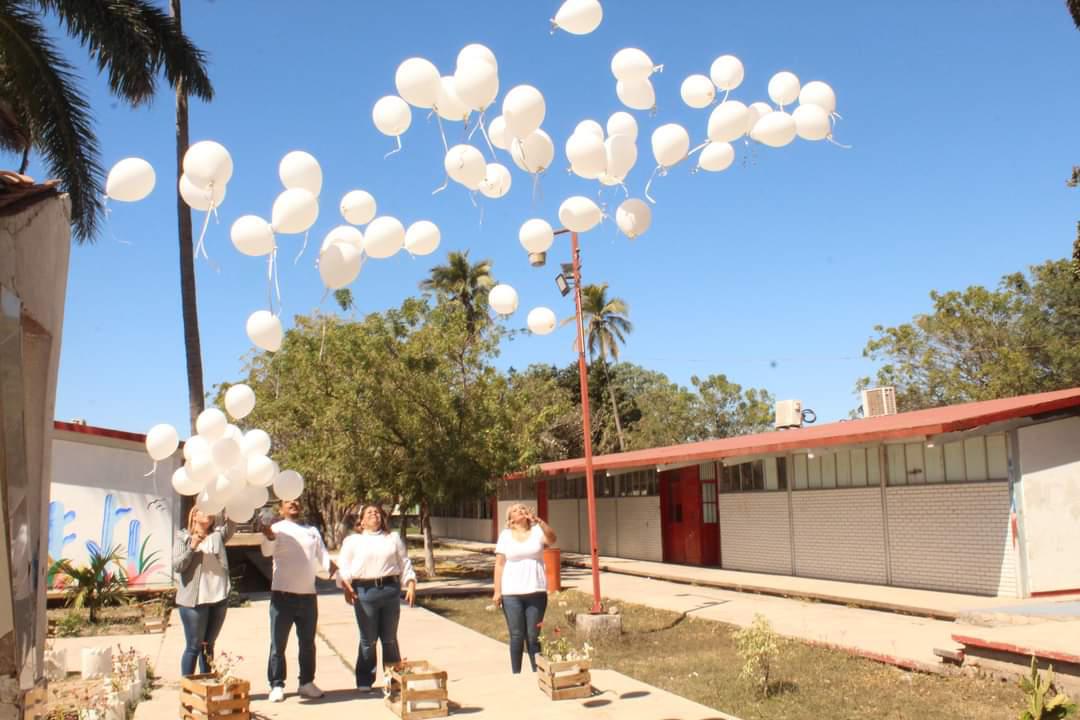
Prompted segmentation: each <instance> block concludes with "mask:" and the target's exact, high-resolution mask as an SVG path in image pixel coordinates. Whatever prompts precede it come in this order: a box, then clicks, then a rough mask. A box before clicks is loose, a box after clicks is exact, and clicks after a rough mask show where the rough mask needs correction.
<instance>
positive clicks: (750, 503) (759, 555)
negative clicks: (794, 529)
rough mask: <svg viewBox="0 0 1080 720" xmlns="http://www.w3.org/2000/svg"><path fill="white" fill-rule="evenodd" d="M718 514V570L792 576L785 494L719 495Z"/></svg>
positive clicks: (786, 497)
mask: <svg viewBox="0 0 1080 720" xmlns="http://www.w3.org/2000/svg"><path fill="white" fill-rule="evenodd" d="M719 511H720V513H719V514H720V561H721V567H723V568H725V569H727V570H747V571H751V572H767V573H778V574H782V575H790V574H792V570H793V566H792V561H791V532H790V525H789V523H788V496H787V493H786V492H765V493H721V494H720V497H719Z"/></svg>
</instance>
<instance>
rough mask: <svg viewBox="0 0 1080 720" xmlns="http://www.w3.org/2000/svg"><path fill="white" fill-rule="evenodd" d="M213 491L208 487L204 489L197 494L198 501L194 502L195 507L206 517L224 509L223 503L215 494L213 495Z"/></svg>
mask: <svg viewBox="0 0 1080 720" xmlns="http://www.w3.org/2000/svg"><path fill="white" fill-rule="evenodd" d="M213 489H214V488H213V487H211V486H209V485H208V486H207V487H206V489H204V490H203V491H202V492H200V493H199V495H198V499H197V500H196V501H195V507H197V508H199V511H200V512H203V513H205V514H207V515H217V514H218V513H219V512H221V511H222V510H224V509H225V501H224V500H222V499H220V498H219V497H218V496H217V494H216V493H213V492H212V491H213Z"/></svg>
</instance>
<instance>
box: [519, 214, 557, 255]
mask: <svg viewBox="0 0 1080 720" xmlns="http://www.w3.org/2000/svg"><path fill="white" fill-rule="evenodd" d="M518 240H519V241H520V242H521V246H522V247H523V248H525V250H526V251H527V252H529V253H542V252H547V251H548V249H549V248H551V245H552V243H554V242H555V231H554V230H552V229H551V224H550V223H548V221H547V220H541V219H539V218H533V219H532V220H526V221H525V222H524V223H522V225H521V229H520V230H518Z"/></svg>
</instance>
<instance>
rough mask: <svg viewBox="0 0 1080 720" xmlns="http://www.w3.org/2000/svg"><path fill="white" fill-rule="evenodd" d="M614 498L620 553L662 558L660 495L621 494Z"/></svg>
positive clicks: (626, 556) (636, 556)
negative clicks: (635, 495) (616, 507)
mask: <svg viewBox="0 0 1080 720" xmlns="http://www.w3.org/2000/svg"><path fill="white" fill-rule="evenodd" d="M615 502H616V503H617V504H618V509H619V512H618V515H619V557H624V558H633V559H635V560H653V561H656V562H661V561H662V560H663V559H664V546H663V542H662V540H661V537H660V497H659V496H657V495H652V496H645V497H621V498H617V499H616V501H615Z"/></svg>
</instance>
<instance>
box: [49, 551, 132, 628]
mask: <svg viewBox="0 0 1080 720" xmlns="http://www.w3.org/2000/svg"><path fill="white" fill-rule="evenodd" d="M60 571H61V572H62V573H63V574H65V575H67V576H68V577H69V578H70V584H69V585H68V586H67V603H68V605H69V606H71V607H74V608H79V609H81V608H87V609H88V610H89V611H90V622H91V623H97V621H98V611H99V610H100V609H101V608H103V607H105V606H106V605H119V604H121V603H123V602H124V600H125V598H126V596H125V594H124V593H125V590H126V589H127V575H126V574H125V573H124V556H123V555H122V554H121V552H120V546H119V545H117V546H116V547H114V548H113V549H112V550H110V551H109V552H108V553H105V552H101V553H96V552H91V553H90V564H89V565H80V566H78V567H76V566H74V565H72V564H71V563H70V562H69V561H67V560H62V561H61V567H60Z"/></svg>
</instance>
